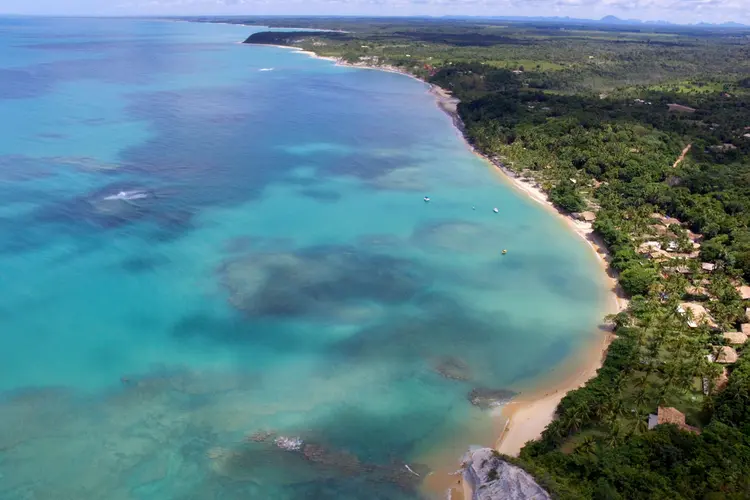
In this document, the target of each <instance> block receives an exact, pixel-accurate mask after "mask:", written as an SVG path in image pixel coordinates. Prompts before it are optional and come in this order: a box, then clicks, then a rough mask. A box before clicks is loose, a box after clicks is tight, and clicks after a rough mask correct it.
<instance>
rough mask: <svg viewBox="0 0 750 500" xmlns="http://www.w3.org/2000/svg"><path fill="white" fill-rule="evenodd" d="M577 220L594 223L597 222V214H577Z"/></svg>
mask: <svg viewBox="0 0 750 500" xmlns="http://www.w3.org/2000/svg"><path fill="white" fill-rule="evenodd" d="M571 180H573V179H571ZM575 218H576V219H578V220H580V221H583V222H594V221H595V220H596V214H595V213H594V212H580V213H577V214H575Z"/></svg>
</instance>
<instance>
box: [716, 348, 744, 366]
mask: <svg viewBox="0 0 750 500" xmlns="http://www.w3.org/2000/svg"><path fill="white" fill-rule="evenodd" d="M738 359H740V356H739V354H737V351H735V350H734V349H733V348H731V347H729V346H726V345H725V346H722V347H720V348H719V352H718V354H717V355H716V362H717V363H721V364H724V365H731V364H732V363H736V362H737V360H738Z"/></svg>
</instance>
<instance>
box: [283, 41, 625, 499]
mask: <svg viewBox="0 0 750 500" xmlns="http://www.w3.org/2000/svg"><path fill="white" fill-rule="evenodd" d="M274 47H279V48H286V49H292V50H296V51H298V52H300V53H302V54H305V55H309V56H311V57H314V58H318V59H324V60H328V61H332V62H334V63H335V64H337V65H339V66H347V67H354V68H360V69H372V70H378V71H387V72H390V73H398V74H401V75H404V76H408V77H409V78H413V79H415V80H419V81H420V82H422V83H426V82H424V81H423V80H421V79H419V78H417V77H415V76H414V75H412V74H409V73H407V72H405V71H403V70H400V69H398V68H394V67H390V66H384V67H383V66H368V65H365V64H350V63H347V62H345V61H342V60H341V59H337V58H333V57H323V56H318V55H317V54H315V53H313V52H310V51H305V50H303V49H300V48H299V47H288V46H274ZM428 85H429V84H428ZM429 92H430V94H431V95H433V96H434V97H435V102H436V104H437V105H438V107H439V108H440V109H441V110H443V111H444V112H445V113H446V114H448V116H450V117H451V119H452V121H453V124H454V126H455V128H456V131H457V133H458V134H459V135H460V136H461V138H462V139H463V140H464V142H465V144H466V146H467V147H468V148H469V149H470V150H471V151H472V152H473V153H474V154H476V155H477V156H479V157H480V158H482V159H483V160H485V161H486V162H487V164H488V166H490V168H492V170H493V172H495V173H496V174H497V177H498V178H499V179H500V180H501V181H502V182H505V183H508V184H510V185H511V186H513V188H515V189H517V190H518V191H520V192H522V193H523V194H524V195H526V196H528V197H529V198H531V199H532V200H534V201H536V202H537V203H540V204H542V205H543V206H544V207H546V208H547V209H548V210H550V211H552V212H553V213H554V214H555V216H556V217H559V218H560V220H561V221H564V222H565V223H566V224H567V225H568V227H569V228H570V229H571V230H573V231H574V232H575V233H576V234H577V235H578V236H580V237H581V238H583V239H584V240H585V241H586V243H587V244H588V245H589V247H590V248H591V249H592V250H593V251H594V252H595V254H596V256H597V259H598V260H599V263H600V265H601V266H602V271H603V275H604V279H605V280H606V284H607V288H608V292H607V295H608V296H607V297H605V298H606V301H605V303H606V306H605V308H604V309H605V310H604V311H603V316H604V315H606V314H611V313H617V312H620V311H623V310H625V309H626V308H627V305H628V300H627V298H625V295H624V293H623V291H622V289H621V288H620V286H619V285H618V283H617V277H616V275H615V274H614V272H613V271H612V269H611V268H610V266H609V261H610V255H609V252H608V251H607V248H606V246H605V245H604V243H603V242H602V241H601V239H600V238H599V237H598V236H597V235H596V234H594V230H593V227H592V224H591V223H586V222H581V221H578V220H576V219H573V218H572V217H571V216H570V215H569V214H565V213H562V212H560V211H559V210H557V209H556V208H555V207H554V206H553V205H552V203H551V202H550V201H549V199H548V197H547V195H546V193H544V192H543V191H542V189H541V188H540V187H539V186H537V185H536V184H535V183H534V182H533V181H527V180H524V179H523V178H521V177H519V176H518V175H517V174H516V173H515V172H512V171H510V170H509V169H507V168H506V167H504V166H503V165H502V164H499V162H496V161H493V160H492V159H491V158H488V157H487V156H485V155H483V154H481V153H479V152H478V151H477V150H476V149H474V148H473V147H472V146H471V144H469V142H468V140H467V139H466V136H465V135H464V126H463V122H462V121H461V119H460V117H459V115H458V110H457V106H458V103H459V101H458V99H456V98H454V97H453V96H452V95H451V94H450V92H447V91H446V90H444V89H442V88H440V87H437V86H435V85H430V88H429ZM613 339H614V335H612V333H611V332H610V331H608V330H607V329H606V328H605V327H604V325H602V327H601V328H600V330H599V331H598V332H597V333H596V334H595V335H593V336H592V341H591V342H589V343H588V345H586V346H585V348H583V349H582V350H581V351H579V352H577V353H575V354H573V355H571V356H569V357H568V359H566V360H565V361H563V362H562V363H561V364H560V365H558V366H556V367H554V368H553V369H552V370H551V371H550V372H549V373H547V374H546V375H545V376H544V377H543V378H541V379H535V380H533V381H531V382H530V386H529V388H528V389H527V390H521V391H520V392H519V394H518V395H517V396H516V397H515V398H514V399H513V400H512V401H510V402H509V403H507V404H506V405H505V406H504V407H503V410H502V420H505V419H507V421H506V424H505V425H504V426H503V428H502V430H501V431H500V432H499V435H498V436H497V439H496V441H495V443H494V447H495V448H496V449H497V450H498V451H499V452H500V453H504V454H506V455H518V453H519V452H520V450H521V448H522V447H523V446H524V444H526V442H528V441H532V440H535V439H538V438H539V437H540V436H541V434H542V432H543V431H544V429H545V428H546V427H547V425H548V424H549V423H550V422H552V421H553V420H554V416H555V410H556V408H557V406H558V404H559V403H560V400H562V398H563V397H564V396H565V394H567V393H568V392H569V391H572V390H575V389H577V388H579V387H581V386H583V385H584V384H585V383H586V382H587V381H588V380H590V379H591V378H593V377H594V376H596V372H597V370H598V369H599V368H600V367H601V366H602V363H603V362H604V359H605V357H606V353H607V348H608V347H609V344H610V343H611V342H612V340H613ZM468 444H469V443H467V446H468ZM487 444H488V445H489V443H487ZM458 458H459V457H456V459H457V460H458ZM434 479H436V480H437V481H436V482H437V483H438V484H444V483H445V482H446V481H448V479H446V478H441V479H439V480H438V478H434ZM449 481H450V483H452V485H455V486H458V484H457V483H456V480H455V478H451V479H450V480H449ZM443 491H445V490H443ZM451 491H452V493H453V498H454V500H456V499H457V498H461V497H463V498H471V491H470V489H467V485H465V484H463V485H461V486H460V487H458V488H455V487H451Z"/></svg>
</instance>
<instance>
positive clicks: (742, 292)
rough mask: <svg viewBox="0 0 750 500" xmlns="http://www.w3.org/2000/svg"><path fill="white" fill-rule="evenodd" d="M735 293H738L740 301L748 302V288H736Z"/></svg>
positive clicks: (749, 290) (749, 293) (749, 296)
mask: <svg viewBox="0 0 750 500" xmlns="http://www.w3.org/2000/svg"><path fill="white" fill-rule="evenodd" d="M737 291H738V292H739V293H740V297H742V300H750V286H740V287H737Z"/></svg>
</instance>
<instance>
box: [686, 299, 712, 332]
mask: <svg viewBox="0 0 750 500" xmlns="http://www.w3.org/2000/svg"><path fill="white" fill-rule="evenodd" d="M688 311H690V316H689V317H688V322H687V324H688V326H690V327H691V328H697V327H698V325H700V324H703V323H705V324H707V325H708V326H710V327H711V328H716V326H717V325H716V322H715V321H714V319H713V318H712V317H711V315H710V314H708V311H706V308H705V307H703V306H702V305H701V304H698V303H696V302H683V303H682V304H680V305H679V306H677V312H678V313H679V314H680V315H682V316H688Z"/></svg>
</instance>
